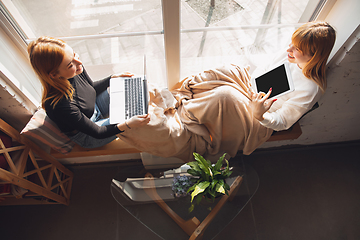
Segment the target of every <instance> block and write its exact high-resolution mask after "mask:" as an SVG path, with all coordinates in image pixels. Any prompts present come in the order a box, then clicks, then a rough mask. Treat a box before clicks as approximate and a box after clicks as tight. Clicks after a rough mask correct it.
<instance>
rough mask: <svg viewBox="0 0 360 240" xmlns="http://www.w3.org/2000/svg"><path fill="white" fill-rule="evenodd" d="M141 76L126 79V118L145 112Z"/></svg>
mask: <svg viewBox="0 0 360 240" xmlns="http://www.w3.org/2000/svg"><path fill="white" fill-rule="evenodd" d="M142 87H143V86H142V81H141V78H129V79H125V118H126V119H129V118H131V117H133V116H136V115H142V114H143V109H144V106H143V96H142Z"/></svg>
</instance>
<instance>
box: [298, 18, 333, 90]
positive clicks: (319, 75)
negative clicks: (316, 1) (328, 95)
mask: <svg viewBox="0 0 360 240" xmlns="http://www.w3.org/2000/svg"><path fill="white" fill-rule="evenodd" d="M335 38H336V32H335V30H334V28H333V27H332V26H331V25H330V24H328V23H327V22H321V21H319V22H308V23H305V24H304V25H302V26H301V27H299V28H298V29H297V30H296V31H295V32H294V33H293V35H292V37H291V40H292V43H293V44H294V46H295V47H297V48H298V49H300V51H301V52H302V53H303V54H307V55H309V56H311V59H310V61H309V62H308V63H307V64H306V65H305V67H303V69H302V72H303V74H304V75H305V76H306V77H307V78H310V79H312V80H313V81H314V82H315V83H316V84H317V85H318V86H319V87H320V89H321V90H322V92H324V91H325V89H326V85H327V82H326V73H325V72H326V62H327V60H328V58H329V55H330V52H331V50H332V48H333V46H334V43H335Z"/></svg>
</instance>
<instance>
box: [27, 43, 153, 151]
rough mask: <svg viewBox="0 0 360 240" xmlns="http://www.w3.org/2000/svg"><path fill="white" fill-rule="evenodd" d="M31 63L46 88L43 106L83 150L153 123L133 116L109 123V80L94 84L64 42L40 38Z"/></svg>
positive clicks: (31, 47)
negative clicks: (129, 130)
mask: <svg viewBox="0 0 360 240" xmlns="http://www.w3.org/2000/svg"><path fill="white" fill-rule="evenodd" d="M28 53H29V57H30V62H31V65H32V67H33V69H34V70H35V72H36V73H37V75H38V76H39V79H40V81H41V84H42V86H43V93H42V107H43V108H44V109H45V110H46V113H47V115H48V116H49V117H50V119H51V120H53V121H54V122H55V123H56V124H57V125H58V127H59V128H60V130H61V131H62V132H64V133H65V134H66V135H68V136H69V137H70V139H72V140H73V141H74V142H76V143H78V144H79V145H80V146H82V147H87V148H94V147H100V146H103V145H105V144H107V143H109V142H111V141H112V140H114V139H115V138H116V134H118V133H121V132H124V131H125V130H128V129H131V128H137V127H139V126H142V125H145V124H147V123H148V122H149V121H150V117H149V116H148V115H143V116H136V117H133V118H131V119H129V120H127V121H125V122H124V123H119V124H110V123H109V119H108V115H109V94H108V91H107V88H108V87H109V81H110V78H114V77H125V76H131V75H132V74H130V73H122V74H120V75H113V76H109V77H107V78H104V79H102V80H99V81H95V82H93V81H92V80H91V78H90V77H89V75H88V74H87V73H86V70H85V69H84V68H83V65H82V62H81V61H80V60H79V56H78V55H77V54H76V53H75V52H74V51H73V49H72V48H71V47H70V46H69V45H67V44H66V43H65V42H63V41H62V40H59V39H54V38H50V37H40V38H38V39H37V40H35V41H33V42H31V43H30V44H29V46H28Z"/></svg>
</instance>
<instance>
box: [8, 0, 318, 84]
mask: <svg viewBox="0 0 360 240" xmlns="http://www.w3.org/2000/svg"><path fill="white" fill-rule="evenodd" d="M2 2H3V4H4V6H5V7H6V8H7V11H8V12H9V14H10V15H11V16H12V18H13V19H14V20H15V22H16V23H17V24H18V26H19V29H20V30H21V32H22V33H23V36H24V38H25V39H24V40H25V41H27V42H28V41H31V40H32V39H35V38H36V37H39V36H42V35H48V36H53V37H57V38H61V39H63V40H65V41H66V42H67V43H68V44H69V45H70V46H71V47H72V48H73V49H74V50H75V51H76V52H78V53H79V54H80V58H81V60H82V61H83V63H84V65H85V67H86V69H87V70H88V72H89V73H90V75H91V76H92V78H93V79H94V80H96V79H98V78H101V77H105V76H107V75H109V74H111V73H115V72H122V71H131V72H134V73H136V74H143V73H144V66H143V56H144V55H146V59H147V64H146V65H147V66H146V69H147V71H146V74H147V75H148V79H149V81H150V82H152V83H155V84H157V85H160V86H162V87H166V86H167V85H172V84H173V83H174V81H178V80H180V78H182V77H185V76H187V75H189V74H193V73H196V72H199V71H201V70H203V69H205V68H208V67H213V66H218V65H219V64H224V63H228V62H233V63H238V64H243V63H246V62H247V61H249V60H253V61H254V59H256V58H255V56H258V55H262V54H269V53H272V52H274V51H277V50H279V49H281V48H283V47H285V46H286V44H287V43H288V42H289V39H290V36H291V33H292V32H293V31H294V29H295V28H296V27H297V26H298V25H299V24H298V23H299V22H301V21H303V22H304V21H307V20H308V19H307V20H304V16H311V15H312V13H313V12H314V11H315V9H316V7H317V6H318V5H317V4H314V3H313V2H314V1H298V0H268V1H264V0H182V1H180V0H171V1H169V0H163V1H161V0H56V1H55V0H51V1H50V0H32V1H28V0H2ZM320 2H324V1H320ZM212 4H213V6H212ZM164 35H165V37H164ZM177 36H179V38H177ZM177 51H178V53H177ZM249 56H250V58H254V59H249ZM180 66H181V68H180ZM180 70H181V71H180ZM174 79H175V80H174ZM168 83H169V84H168Z"/></svg>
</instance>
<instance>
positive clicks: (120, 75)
mask: <svg viewBox="0 0 360 240" xmlns="http://www.w3.org/2000/svg"><path fill="white" fill-rule="evenodd" d="M132 76H134V74H133V73H131V72H122V73H117V74H113V75H111V78H118V77H132Z"/></svg>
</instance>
